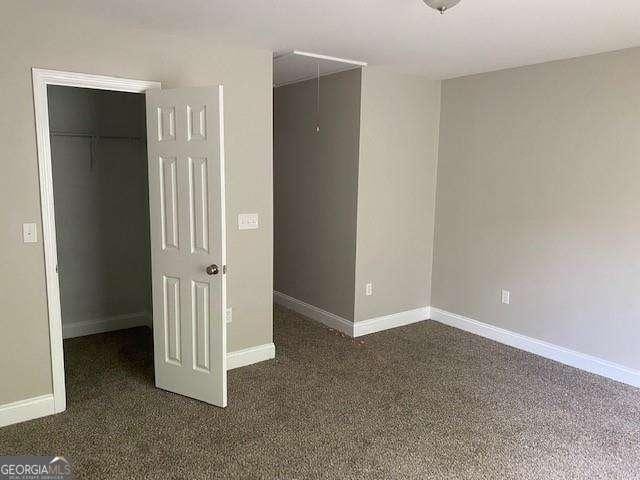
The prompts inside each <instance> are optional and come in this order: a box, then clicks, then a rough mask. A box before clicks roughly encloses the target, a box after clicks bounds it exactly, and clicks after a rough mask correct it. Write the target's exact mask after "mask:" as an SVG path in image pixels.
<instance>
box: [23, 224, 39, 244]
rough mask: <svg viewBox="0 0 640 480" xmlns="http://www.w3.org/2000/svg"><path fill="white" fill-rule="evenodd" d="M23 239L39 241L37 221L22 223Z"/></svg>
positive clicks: (25, 241) (30, 241)
mask: <svg viewBox="0 0 640 480" xmlns="http://www.w3.org/2000/svg"><path fill="white" fill-rule="evenodd" d="M22 241H23V242H24V243H38V230H37V227H36V224H35V223H23V224H22Z"/></svg>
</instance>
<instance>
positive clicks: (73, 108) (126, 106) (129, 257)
mask: <svg viewBox="0 0 640 480" xmlns="http://www.w3.org/2000/svg"><path fill="white" fill-rule="evenodd" d="M48 97H49V122H50V130H51V132H52V135H51V155H52V165H53V185H54V200H55V211H56V234H57V242H58V264H59V270H60V291H61V302H62V321H63V326H64V328H65V335H66V336H68V334H67V333H66V332H67V331H69V330H70V328H69V325H71V324H77V322H91V321H103V320H104V321H109V320H112V319H117V318H120V317H126V316H128V315H131V316H132V317H133V316H138V317H139V316H141V315H144V314H148V312H150V311H151V282H150V268H151V267H150V248H149V208H148V180H147V153H146V128H145V101H144V95H138V94H130V93H121V92H108V91H99V90H89V89H80V88H71V87H57V86H56V87H49V90H48ZM69 134H94V135H97V137H96V138H94V139H93V140H92V139H91V138H90V137H86V136H85V137H83V136H72V135H69ZM108 137H132V138H108ZM92 149H93V152H92Z"/></svg>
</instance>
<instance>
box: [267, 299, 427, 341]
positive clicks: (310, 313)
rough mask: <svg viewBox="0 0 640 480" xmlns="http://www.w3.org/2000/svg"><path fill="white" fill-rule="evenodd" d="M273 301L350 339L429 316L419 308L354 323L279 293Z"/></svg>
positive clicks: (419, 320) (420, 320)
mask: <svg viewBox="0 0 640 480" xmlns="http://www.w3.org/2000/svg"><path fill="white" fill-rule="evenodd" d="M273 301H274V303H276V304H278V305H281V306H283V307H286V308H288V309H290V310H293V311H294V312H297V313H299V314H301V315H304V316H305V317H309V318H310V319H312V320H315V321H316V322H320V323H322V324H324V325H326V326H327V327H329V328H333V329H334V330H338V331H340V332H342V333H345V334H347V335H349V336H350V337H361V336H362V335H369V334H370V333H376V332H381V331H383V330H389V329H390V328H396V327H401V326H403V325H409V324H411V323H416V322H422V321H424V320H428V319H429V315H430V313H429V307H421V308H416V309H415V310H407V311H406V312H398V313H394V314H391V315H385V316H383V317H376V318H370V319H368V320H363V321H362V322H355V323H354V322H352V321H351V320H347V319H346V318H343V317H340V316H339V315H336V314H335V313H331V312H327V311H326V310H323V309H321V308H319V307H316V306H315V305H310V304H308V303H305V302H303V301H302V300H298V299H297V298H293V297H290V296H289V295H286V294H284V293H281V292H273Z"/></svg>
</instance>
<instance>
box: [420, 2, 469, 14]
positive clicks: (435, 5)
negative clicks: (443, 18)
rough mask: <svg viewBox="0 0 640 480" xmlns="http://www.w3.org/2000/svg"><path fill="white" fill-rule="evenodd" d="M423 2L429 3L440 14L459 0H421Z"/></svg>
mask: <svg viewBox="0 0 640 480" xmlns="http://www.w3.org/2000/svg"><path fill="white" fill-rule="evenodd" d="M422 1H423V2H424V3H426V4H427V5H429V6H430V7H431V8H433V9H435V10H437V11H439V12H440V13H441V14H444V12H446V11H447V10H449V9H450V8H453V7H455V6H456V5H457V4H459V3H460V0H422Z"/></svg>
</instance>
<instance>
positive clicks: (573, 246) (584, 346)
mask: <svg viewBox="0 0 640 480" xmlns="http://www.w3.org/2000/svg"><path fill="white" fill-rule="evenodd" d="M638 179H640V49H634V50H627V51H621V52H616V53H609V54H603V55H597V56H592V57H585V58H581V59H575V60H568V61H561V62H555V63H547V64H543V65H537V66H533V67H526V68H519V69H514V70H506V71H501V72H495V73H490V74H485V75H478V76H473V77H468V78H461V79H456V80H450V81H446V82H444V87H443V108H442V124H441V137H440V158H439V167H438V194H437V215H436V230H435V236H436V244H435V257H434V269H433V290H432V302H431V304H432V305H433V306H435V307H438V308H442V309H445V310H448V311H451V312H454V313H457V314H461V315H465V316H468V317H471V318H474V319H477V320H479V321H482V322H486V323H490V324H493V325H497V326H499V327H503V328H506V329H509V330H512V331H515V332H518V333H522V334H524V335H528V336H532V337H535V338H538V339H542V340H545V341H548V342H551V343H554V344H556V345H561V346H564V347H567V348H570V349H574V350H577V351H580V352H583V353H586V354H591V355H595V356H598V357H602V358H605V359H607V360H610V361H613V362H617V363H621V364H623V365H626V366H629V367H631V368H636V369H637V368H640V355H639V354H638V345H640V323H639V322H638V312H640V295H638V291H639V288H640V269H639V265H640V263H639V259H640V248H639V242H638V240H639V239H640V217H639V215H638V205H639V201H640V182H639V181H638ZM502 288H505V289H509V290H510V291H511V305H509V306H506V305H502V304H501V303H500V290H501V289H502Z"/></svg>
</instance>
